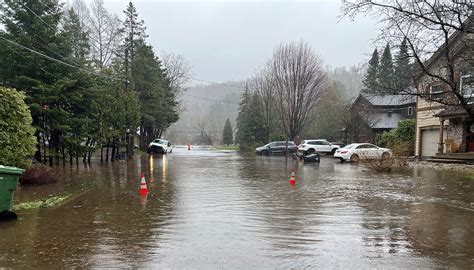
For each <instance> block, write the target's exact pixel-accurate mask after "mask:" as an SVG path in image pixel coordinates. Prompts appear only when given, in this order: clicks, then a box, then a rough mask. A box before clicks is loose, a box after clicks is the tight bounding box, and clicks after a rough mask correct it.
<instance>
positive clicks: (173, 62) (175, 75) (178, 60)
mask: <svg viewBox="0 0 474 270" xmlns="http://www.w3.org/2000/svg"><path fill="white" fill-rule="evenodd" d="M161 60H162V63H163V66H164V67H165V69H166V72H167V74H168V78H169V79H170V83H171V88H172V89H173V91H174V93H175V96H179V95H180V94H181V93H182V92H183V91H184V89H185V88H184V86H185V85H186V83H188V82H189V80H190V79H191V78H192V74H191V65H190V64H189V62H188V60H186V59H185V58H184V57H183V56H182V55H180V54H175V53H164V54H163V55H162V57H161Z"/></svg>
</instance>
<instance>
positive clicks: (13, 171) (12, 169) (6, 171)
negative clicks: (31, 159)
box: [0, 165, 25, 174]
mask: <svg viewBox="0 0 474 270" xmlns="http://www.w3.org/2000/svg"><path fill="white" fill-rule="evenodd" d="M24 171H25V170H23V169H20V168H17V167H10V166H3V165H0V174H1V173H3V174H22V173H23V172H24Z"/></svg>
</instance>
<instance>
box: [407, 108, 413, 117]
mask: <svg viewBox="0 0 474 270" xmlns="http://www.w3.org/2000/svg"><path fill="white" fill-rule="evenodd" d="M408 115H413V107H408Z"/></svg>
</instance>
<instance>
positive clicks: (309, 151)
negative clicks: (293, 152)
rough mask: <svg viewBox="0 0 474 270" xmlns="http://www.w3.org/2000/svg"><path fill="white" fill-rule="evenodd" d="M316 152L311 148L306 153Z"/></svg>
mask: <svg viewBox="0 0 474 270" xmlns="http://www.w3.org/2000/svg"><path fill="white" fill-rule="evenodd" d="M314 152H316V151H315V150H314V149H313V148H310V149H308V150H307V151H306V155H311V154H314Z"/></svg>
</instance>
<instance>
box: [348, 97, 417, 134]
mask: <svg viewBox="0 0 474 270" xmlns="http://www.w3.org/2000/svg"><path fill="white" fill-rule="evenodd" d="M350 112H351V113H350V115H351V116H350V119H348V121H347V123H346V128H345V133H346V134H345V141H346V142H347V143H352V142H374V141H375V136H376V135H377V134H379V133H383V132H385V131H389V130H391V129H394V128H396V127H397V126H398V122H400V121H401V120H404V119H410V118H412V119H413V118H415V115H416V99H415V97H414V96H408V95H374V94H365V93H361V94H359V96H358V97H357V98H356V99H355V100H354V101H353V102H352V103H351V107H350Z"/></svg>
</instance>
